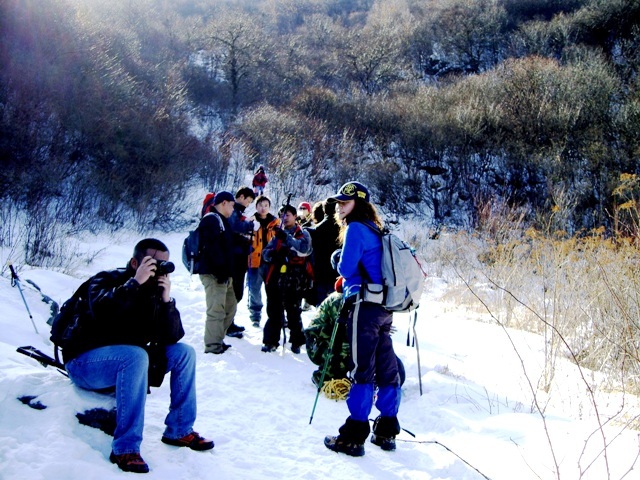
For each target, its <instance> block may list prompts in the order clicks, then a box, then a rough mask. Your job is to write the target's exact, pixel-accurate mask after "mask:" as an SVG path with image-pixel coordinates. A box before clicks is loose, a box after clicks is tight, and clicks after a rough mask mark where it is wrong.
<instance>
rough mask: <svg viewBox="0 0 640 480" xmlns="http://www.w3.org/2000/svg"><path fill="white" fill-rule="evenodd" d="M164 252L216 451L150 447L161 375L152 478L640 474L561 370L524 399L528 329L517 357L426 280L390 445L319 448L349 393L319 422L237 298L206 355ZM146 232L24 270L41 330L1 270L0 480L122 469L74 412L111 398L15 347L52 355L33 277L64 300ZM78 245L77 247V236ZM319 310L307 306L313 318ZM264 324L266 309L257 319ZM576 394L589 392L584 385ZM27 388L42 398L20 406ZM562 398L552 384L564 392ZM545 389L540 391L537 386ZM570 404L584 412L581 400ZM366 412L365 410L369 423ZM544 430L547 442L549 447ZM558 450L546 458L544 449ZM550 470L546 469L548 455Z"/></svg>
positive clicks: (630, 438)
mask: <svg viewBox="0 0 640 480" xmlns="http://www.w3.org/2000/svg"><path fill="white" fill-rule="evenodd" d="M157 236H158V238H160V239H162V240H163V241H165V242H166V243H167V244H168V245H169V247H170V249H171V251H172V260H173V261H174V262H175V263H176V266H177V269H176V272H175V273H174V274H172V276H171V277H172V283H173V287H172V294H173V296H174V297H175V298H176V300H177V305H178V308H179V310H180V311H181V313H182V318H183V323H184V326H185V330H186V336H185V338H184V339H183V341H184V342H187V343H189V344H191V345H193V346H194V347H195V348H196V351H197V355H198V357H197V362H198V366H197V382H198V420H197V422H196V425H195V428H196V430H197V431H198V432H200V433H201V434H203V435H204V436H207V437H209V438H213V439H214V441H215V448H214V449H213V450H211V451H208V452H194V451H191V450H188V449H179V448H175V447H171V446H168V445H164V444H163V443H161V442H160V437H161V435H162V432H163V427H164V425H163V422H164V417H165V415H166V412H167V407H168V404H169V389H168V383H169V382H167V381H165V382H164V384H163V386H162V387H161V388H159V389H153V390H152V394H151V395H150V396H149V397H148V399H147V407H146V423H145V432H144V441H143V443H142V451H141V453H142V456H143V458H144V459H145V460H146V461H147V463H149V465H150V467H151V472H150V473H149V474H147V477H146V478H158V479H167V480H169V479H171V480H178V479H194V478H204V479H209V478H211V479H264V478H288V479H298V478H305V479H353V478H358V479H360V480H365V479H374V478H375V479H378V478H379V479H395V478H397V479H421V480H422V479H424V480H427V479H443V480H444V479H450V480H453V479H455V480H467V479H468V480H475V479H482V478H490V479H493V480H497V479H508V480H514V479H518V480H525V479H551V478H563V479H577V478H586V479H595V480H600V479H605V478H612V479H618V478H628V479H632V478H640V472H639V471H638V469H637V468H636V469H633V465H634V462H635V460H636V457H637V455H638V452H639V441H638V432H636V431H632V430H629V429H624V427H623V426H620V425H617V424H612V425H610V426H608V427H607V430H606V432H605V433H606V439H607V440H606V441H607V442H611V443H610V444H609V445H608V448H607V451H606V456H605V455H604V454H603V453H602V445H603V440H602V434H601V433H600V432H598V431H597V428H596V427H597V424H596V423H595V421H594V415H593V414H592V413H591V412H589V411H588V410H585V409H584V407H583V406H584V405H588V401H581V400H580V398H579V397H581V396H583V393H581V392H580V390H579V389H578V388H576V389H574V388H573V387H572V385H579V383H574V382H573V380H571V378H570V376H571V366H570V365H567V366H566V369H565V370H566V372H567V373H566V375H567V386H568V387H567V391H566V392H563V393H565V394H566V395H564V398H561V399H558V397H557V396H554V398H553V399H551V398H545V402H546V404H548V405H549V408H548V409H547V411H546V414H547V421H546V427H545V423H544V422H543V421H542V419H541V417H540V415H538V414H536V413H533V410H532V394H531V392H530V390H529V387H528V383H527V381H526V377H525V376H524V375H523V368H522V364H521V359H522V362H523V363H524V364H525V366H526V368H527V372H529V375H530V376H532V378H533V380H534V382H535V380H537V377H535V372H536V369H539V365H540V364H541V363H542V353H543V343H542V341H541V339H540V338H539V337H537V336H534V335H530V334H524V333H521V332H513V331H512V332H510V334H511V337H512V340H513V341H514V343H515V345H516V347H517V351H518V353H519V356H520V357H519V356H518V355H516V353H515V350H514V348H513V346H512V345H511V343H510V342H509V340H508V339H507V337H506V335H505V332H504V331H503V330H502V329H500V328H499V327H496V326H494V325H491V324H489V323H483V322H477V321H474V320H471V319H470V318H468V315H467V314H465V310H463V309H461V308H458V307H457V306H455V305H452V304H450V303H444V302H443V301H441V300H440V297H441V295H442V294H443V293H445V291H446V290H447V288H449V287H448V285H447V283H446V282H445V281H444V280H443V279H441V278H435V277H431V278H430V279H429V281H428V282H427V289H426V291H425V296H424V298H423V302H422V306H421V308H420V309H419V314H418V317H419V318H418V323H417V338H418V340H419V353H420V360H421V373H422V389H423V394H422V395H421V394H420V385H419V382H418V378H419V376H418V362H417V351H416V349H415V348H413V347H408V346H406V336H407V330H408V327H409V320H410V319H409V316H408V315H406V314H403V315H396V319H395V325H396V326H397V329H398V331H397V333H396V334H395V337H394V340H395V347H396V351H397V353H398V355H399V356H400V357H401V358H402V360H403V362H404V364H405V367H406V371H407V380H406V383H405V384H404V387H403V403H402V405H401V410H400V414H399V419H400V422H401V425H402V426H403V427H404V428H405V429H407V430H409V431H410V432H412V433H414V434H415V437H413V436H411V435H409V434H408V433H406V432H403V433H402V434H401V435H400V436H399V437H398V442H397V444H398V449H397V451H395V452H384V451H382V450H380V449H379V448H378V447H376V446H374V445H372V444H370V443H367V445H366V447H365V448H366V455H365V456H364V457H362V458H352V457H348V456H345V455H341V454H336V453H333V452H331V451H329V450H327V449H326V448H325V447H324V445H323V439H324V437H325V435H328V434H332V435H335V434H336V433H337V429H338V427H339V426H340V425H341V424H342V422H343V421H344V419H345V418H346V416H347V414H348V413H347V407H346V404H345V403H344V402H336V401H333V400H329V399H327V398H325V397H323V396H321V397H320V399H319V400H318V404H317V408H316V411H315V416H314V419H313V423H312V424H311V425H310V424H309V418H310V415H311V411H312V408H313V403H314V398H315V395H316V389H315V387H314V385H313V384H312V383H311V380H310V379H311V373H312V372H313V370H314V369H315V368H316V367H315V365H313V364H312V363H311V362H310V361H309V359H308V357H307V356H306V355H305V353H304V347H303V352H302V354H300V355H293V354H292V353H291V351H290V350H289V349H287V350H286V351H285V353H284V355H282V353H281V349H279V350H278V351H277V352H276V353H272V354H265V353H262V352H261V351H260V346H261V338H262V331H261V330H258V329H256V328H253V327H252V326H251V324H250V322H249V319H248V311H247V306H246V295H245V299H244V301H243V302H242V304H241V305H240V306H239V311H238V315H237V317H236V323H238V324H240V325H244V326H245V327H246V328H247V331H246V335H245V337H244V338H242V339H233V338H228V339H227V340H226V341H227V343H230V344H231V345H232V348H231V349H230V350H229V351H228V352H227V353H225V354H224V355H220V356H216V355H205V354H204V353H203V345H202V337H203V327H204V311H205V301H204V293H203V288H202V285H201V284H200V281H199V279H198V278H197V277H193V278H190V277H189V275H188V273H187V272H186V271H185V269H184V268H183V267H182V265H181V263H180V247H181V244H182V239H183V238H184V236H185V234H170V235H162V234H158V235H157ZM140 238H141V237H138V236H133V235H122V234H121V235H119V236H118V237H117V238H101V239H98V240H95V239H94V240H93V241H92V242H90V243H89V242H88V243H79V244H78V245H77V249H78V250H79V251H86V252H99V253H98V254H97V255H96V256H95V257H94V258H93V260H92V262H91V263H90V264H89V265H83V266H82V267H81V268H78V272H77V275H78V277H77V278H76V277H70V276H67V275H63V274H60V273H56V272H53V271H45V270H40V269H30V268H28V267H25V268H23V269H21V270H20V272H19V273H20V278H21V280H22V286H23V288H24V290H25V296H26V299H27V303H28V305H29V307H30V309H31V312H32V314H33V319H34V322H35V324H36V327H37V329H38V331H39V334H36V333H35V330H34V327H33V325H32V324H31V320H30V319H29V316H28V314H27V311H26V309H25V306H24V303H23V301H22V298H21V296H20V293H19V291H18V289H17V288H15V287H14V288H12V287H11V286H10V281H9V278H8V275H5V276H3V277H2V278H0V305H2V307H1V310H0V479H4V480H12V479H24V478H28V479H29V480H39V479H56V480H58V479H65V480H76V479H77V480H87V479H106V478H109V479H113V478H131V477H132V476H133V475H135V474H131V473H124V472H121V471H120V470H118V468H117V467H116V466H115V465H112V464H111V463H110V462H109V459H108V457H109V453H110V444H111V437H109V436H108V435H106V434H104V433H103V432H101V431H100V430H97V429H94V428H90V427H87V426H83V425H81V424H79V423H78V421H77V420H76V418H75V415H76V413H77V412H83V411H85V410H88V409H91V408H95V407H104V408H111V407H112V406H113V404H114V399H113V398H112V397H109V396H105V395H99V394H95V393H91V392H85V391H81V390H79V389H76V388H75V387H73V386H72V385H71V384H70V382H69V380H68V379H67V378H66V377H64V376H63V375H61V374H60V373H59V372H58V371H56V370H55V369H53V368H51V367H48V368H43V367H42V366H40V365H39V364H38V363H36V362H35V361H34V360H32V359H29V358H27V357H25V356H23V355H20V354H18V353H16V347H18V346H22V345H33V346H35V347H37V348H39V349H41V350H43V351H44V352H47V353H51V352H52V346H51V344H50V342H49V340H48V337H49V328H48V325H47V324H46V320H47V319H48V317H49V307H48V305H46V304H45V303H43V302H42V300H41V296H40V293H39V292H37V291H36V290H35V289H34V288H33V287H32V286H31V285H30V284H29V283H28V282H26V280H27V279H29V280H31V281H33V282H34V283H35V284H37V285H38V286H39V287H40V288H41V290H42V291H43V293H45V294H46V295H49V296H50V297H52V298H53V299H54V300H56V301H58V302H60V303H62V301H64V300H65V299H66V298H68V297H69V296H70V295H71V293H72V292H73V291H74V289H75V288H76V287H77V286H78V285H80V283H81V281H82V280H83V279H84V278H87V277H88V276H89V275H91V274H93V273H96V272H97V271H99V270H102V269H110V268H115V267H119V266H124V265H125V264H126V262H127V261H128V259H129V257H130V255H131V250H132V248H133V245H134V244H135V243H136V241H137V240H139V239H140ZM74 248H75V247H74ZM312 314H313V312H306V313H305V314H304V316H305V317H304V320H305V322H306V323H308V322H309V320H310V318H311V315H312ZM263 321H264V319H263ZM583 390H584V389H583ZM24 395H31V396H36V399H35V400H34V401H36V402H37V401H39V402H40V403H41V404H43V405H46V407H47V408H46V409H43V410H36V409H32V408H29V406H27V405H24V404H23V403H21V402H20V401H18V397H22V396H24ZM560 396H561V397H563V396H562V395H560ZM540 398H542V397H540ZM578 406H579V407H578ZM375 416H376V411H375V409H374V411H373V412H372V416H371V418H374V417H375ZM549 438H550V440H551V444H552V446H553V449H552V448H551V447H550V446H549ZM552 451H553V453H554V456H555V461H554V460H553V457H552ZM555 463H557V465H558V466H559V468H560V471H559V473H558V472H556V471H555V466H554V464H555Z"/></svg>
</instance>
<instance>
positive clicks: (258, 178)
mask: <svg viewBox="0 0 640 480" xmlns="http://www.w3.org/2000/svg"><path fill="white" fill-rule="evenodd" d="M268 181H269V180H268V179H267V175H266V174H265V173H264V172H262V171H258V172H257V173H256V174H255V175H254V176H253V182H252V184H251V186H252V187H263V188H264V186H265V185H266V184H267V182H268Z"/></svg>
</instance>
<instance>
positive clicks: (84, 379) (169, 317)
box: [63, 238, 213, 473]
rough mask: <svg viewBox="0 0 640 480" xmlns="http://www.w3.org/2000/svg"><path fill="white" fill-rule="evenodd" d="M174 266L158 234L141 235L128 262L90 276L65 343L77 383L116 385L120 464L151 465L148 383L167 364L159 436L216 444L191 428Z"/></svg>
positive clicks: (201, 446)
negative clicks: (146, 448) (144, 453)
mask: <svg viewBox="0 0 640 480" xmlns="http://www.w3.org/2000/svg"><path fill="white" fill-rule="evenodd" d="M174 268H175V267H174V265H173V263H171V262H170V261H169V249H168V248H167V246H166V245H165V244H164V243H162V242H161V241H160V240H156V239H154V238H147V239H144V240H142V241H140V242H138V244H137V245H136V246H135V248H134V251H133V257H132V258H131V259H130V260H129V262H128V264H127V266H126V268H119V269H116V270H110V271H104V272H100V273H98V274H97V275H95V276H94V277H92V279H91V280H90V281H89V283H88V288H87V293H86V296H85V299H84V301H83V302H81V305H82V308H81V310H80V311H79V312H78V314H79V322H78V323H79V328H78V329H76V330H75V331H74V333H73V338H72V341H71V342H70V344H69V345H68V346H67V347H65V348H64V350H63V356H64V361H65V367H66V369H67V372H68V373H69V378H70V379H71V380H72V381H73V383H74V384H76V385H77V386H78V387H80V388H84V389H88V390H104V389H110V388H114V387H115V393H116V411H117V413H116V430H115V433H114V438H113V442H112V452H111V455H110V460H111V462H112V463H115V464H117V465H118V467H119V468H120V469H122V470H124V471H130V472H136V473H146V472H148V471H149V467H148V465H147V464H146V463H145V462H144V460H143V459H142V457H141V456H140V444H141V442H142V431H143V427H144V407H145V402H146V397H147V392H148V387H149V385H154V386H157V385H159V384H160V383H162V379H163V378H164V375H165V374H166V373H168V372H171V385H170V386H171V405H170V408H169V413H168V415H167V417H166V419H165V425H166V429H165V431H164V435H163V436H162V438H161V441H162V442H163V443H166V444H169V445H174V446H176V447H189V448H191V449H193V450H208V449H211V448H213V441H211V440H207V439H204V438H202V437H201V436H200V435H199V434H198V433H197V432H194V431H193V424H194V422H195V417H196V391H195V351H194V349H193V348H192V347H191V346H189V345H187V344H184V343H178V341H179V340H180V339H181V338H182V337H183V336H184V329H183V327H182V321H181V319H180V313H179V312H178V310H177V309H176V304H175V300H173V299H172V298H171V281H170V279H169V274H170V273H171V272H173V270H174ZM150 375H151V377H150Z"/></svg>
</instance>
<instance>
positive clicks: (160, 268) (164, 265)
mask: <svg viewBox="0 0 640 480" xmlns="http://www.w3.org/2000/svg"><path fill="white" fill-rule="evenodd" d="M175 269H176V266H175V265H174V264H173V262H168V261H167V262H158V263H157V264H156V275H155V276H156V277H161V276H163V275H168V274H170V273H173V271H174V270H175Z"/></svg>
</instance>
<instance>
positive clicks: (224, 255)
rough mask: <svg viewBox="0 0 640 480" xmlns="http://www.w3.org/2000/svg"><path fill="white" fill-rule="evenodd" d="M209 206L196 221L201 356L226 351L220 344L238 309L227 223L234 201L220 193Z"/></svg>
mask: <svg viewBox="0 0 640 480" xmlns="http://www.w3.org/2000/svg"><path fill="white" fill-rule="evenodd" d="M213 204H214V205H213V209H212V210H211V211H210V212H209V213H207V214H206V215H205V216H204V217H202V220H200V226H199V229H200V244H201V245H202V253H201V255H202V260H201V268H200V271H199V273H200V281H201V282H202V285H204V292H205V298H206V302H207V320H206V323H205V328H204V344H205V350H204V352H205V353H214V354H216V355H219V354H221V353H224V352H226V351H227V349H228V348H229V347H230V345H227V344H226V343H224V342H223V340H224V337H225V334H226V333H227V329H228V328H229V326H230V325H231V324H232V323H233V317H234V316H235V314H236V310H237V307H238V302H237V300H236V295H235V292H234V291H233V277H232V276H233V258H234V257H233V232H232V230H231V227H230V225H229V221H228V220H227V219H228V218H229V217H230V216H231V214H232V213H233V206H234V204H235V199H234V197H233V195H232V194H231V193H230V192H227V191H222V192H218V193H216V196H215V200H214V202H213Z"/></svg>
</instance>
